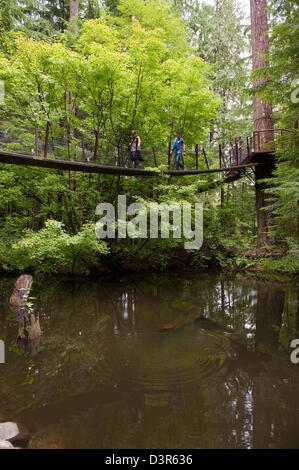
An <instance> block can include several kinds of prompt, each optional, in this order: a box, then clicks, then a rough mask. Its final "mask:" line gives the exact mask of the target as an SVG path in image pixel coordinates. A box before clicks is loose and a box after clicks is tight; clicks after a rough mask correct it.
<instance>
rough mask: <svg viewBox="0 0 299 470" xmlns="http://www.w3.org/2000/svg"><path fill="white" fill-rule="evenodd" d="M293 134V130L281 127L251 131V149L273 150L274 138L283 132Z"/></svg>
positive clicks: (259, 150) (258, 150) (255, 150)
mask: <svg viewBox="0 0 299 470" xmlns="http://www.w3.org/2000/svg"><path fill="white" fill-rule="evenodd" d="M287 133H288V134H293V133H294V131H292V130H290V129H284V128H282V127H279V128H276V129H261V130H258V131H253V150H254V152H256V153H259V152H262V153H263V152H274V151H275V140H276V139H277V137H281V136H283V135H284V134H287Z"/></svg>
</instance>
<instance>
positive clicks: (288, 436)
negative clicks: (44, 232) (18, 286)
mask: <svg viewBox="0 0 299 470" xmlns="http://www.w3.org/2000/svg"><path fill="white" fill-rule="evenodd" d="M14 282H15V278H12V277H10V278H2V279H0V338H2V339H3V340H4V341H5V348H6V363H5V364H0V422H1V421H7V420H9V421H13V420H15V421H17V422H20V423H22V424H24V425H25V426H26V427H27V428H28V429H29V430H30V432H31V441H30V444H29V447H30V448H106V449H108V448H110V449H111V448H114V449H118V448H119V449H121V448H137V449H143V448H149V449H155V448H166V449H167V448H189V449H191V448H294V447H295V448H299V364H296V365H295V364H292V363H291V361H290V349H289V345H290V341H291V339H293V338H298V337H299V333H298V330H299V314H298V287H297V286H296V285H295V284H284V283H278V282H277V283H274V282H272V283H271V282H263V281H261V280H255V279H253V278H249V277H239V278H228V277H227V276H226V277H225V276H224V275H223V274H222V275H220V274H218V273H213V272H207V273H195V272H179V273H178V272H170V273H166V274H143V275H138V276H124V277H120V278H114V277H111V278H109V279H105V280H104V279H102V278H99V279H75V280H74V279H73V280H72V279H61V278H60V279H50V280H49V279H47V280H46V281H42V280H38V279H35V280H34V284H33V289H32V292H31V295H32V297H34V298H33V299H32V300H31V302H32V303H33V305H34V311H35V313H36V314H39V317H40V324H41V328H42V331H43V335H42V337H41V338H40V340H39V341H36V342H34V343H32V344H30V345H24V344H18V343H16V335H17V331H18V324H17V322H16V320H15V318H14V316H13V314H12V312H10V311H9V309H8V300H9V296H10V293H11V292H12V288H13V284H14Z"/></svg>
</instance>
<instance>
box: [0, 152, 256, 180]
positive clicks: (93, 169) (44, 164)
mask: <svg viewBox="0 0 299 470" xmlns="http://www.w3.org/2000/svg"><path fill="white" fill-rule="evenodd" d="M0 163H6V164H10V165H25V166H26V165H27V166H34V167H39V168H52V169H56V170H65V171H80V172H83V173H100V174H108V175H124V176H155V175H156V176H157V175H159V172H156V171H154V170H146V169H143V168H126V167H119V166H110V165H98V164H94V163H82V162H75V161H70V160H54V159H49V158H38V157H33V156H31V155H24V154H19V153H10V152H3V151H0ZM261 164H262V163H258V162H256V163H254V162H252V163H243V164H241V165H233V166H230V167H227V168H212V169H211V168H210V169H207V170H166V171H165V172H164V173H165V174H167V175H171V176H188V175H202V174H209V173H221V172H224V173H230V172H231V171H232V170H239V172H240V173H241V170H243V169H245V168H248V167H252V166H257V165H261ZM235 176H236V175H235Z"/></svg>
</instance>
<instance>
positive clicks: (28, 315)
mask: <svg viewBox="0 0 299 470" xmlns="http://www.w3.org/2000/svg"><path fill="white" fill-rule="evenodd" d="M32 282H33V279H32V276H30V275H28V274H23V275H22V276H20V277H19V278H18V280H17V281H16V283H15V285H14V289H13V292H12V294H11V297H10V300H9V306H10V309H11V310H12V312H13V313H14V314H15V316H16V319H17V321H18V323H19V331H18V339H21V340H29V341H31V340H36V339H37V338H39V337H40V336H41V334H42V332H41V328H40V324H39V317H38V316H37V317H35V315H34V313H32V312H31V310H30V308H29V306H28V303H27V301H28V296H29V294H30V290H31V286H32Z"/></svg>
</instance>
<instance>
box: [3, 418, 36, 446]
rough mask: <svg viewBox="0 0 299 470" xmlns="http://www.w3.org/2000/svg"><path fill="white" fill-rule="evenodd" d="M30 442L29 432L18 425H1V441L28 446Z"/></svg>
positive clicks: (8, 423)
mask: <svg viewBox="0 0 299 470" xmlns="http://www.w3.org/2000/svg"><path fill="white" fill-rule="evenodd" d="M28 440H29V432H28V430H27V429H26V428H25V427H24V426H22V425H20V424H17V423H12V422H7V423H0V441H9V442H10V443H12V444H17V445H21V446H26V445H27V444H28Z"/></svg>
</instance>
